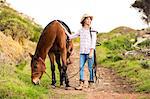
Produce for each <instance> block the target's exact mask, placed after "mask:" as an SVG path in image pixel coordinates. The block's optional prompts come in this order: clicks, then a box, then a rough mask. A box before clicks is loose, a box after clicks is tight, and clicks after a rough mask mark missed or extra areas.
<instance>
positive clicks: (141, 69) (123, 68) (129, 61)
mask: <svg viewBox="0 0 150 99" xmlns="http://www.w3.org/2000/svg"><path fill="white" fill-rule="evenodd" d="M131 39H135V34H133V33H124V34H121V35H120V34H118V32H117V30H115V32H114V31H111V32H110V33H104V34H99V35H98V40H99V42H101V46H100V47H97V48H96V50H97V61H98V63H99V64H101V66H104V67H107V68H112V69H114V70H115V71H116V72H117V73H118V75H120V76H123V77H126V78H127V79H128V81H129V82H130V83H132V84H133V85H134V86H135V91H137V92H144V93H149V92H150V68H149V61H148V60H145V61H141V60H142V59H144V58H145V56H144V55H142V54H139V55H136V56H134V55H128V56H124V55H123V54H124V53H125V52H126V51H132V50H134V48H132V45H133V43H134V42H132V41H131ZM148 42H149V41H146V42H143V43H141V44H140V45H139V47H141V48H143V47H144V48H149V44H148Z"/></svg>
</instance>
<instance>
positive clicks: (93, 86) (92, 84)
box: [89, 81, 95, 89]
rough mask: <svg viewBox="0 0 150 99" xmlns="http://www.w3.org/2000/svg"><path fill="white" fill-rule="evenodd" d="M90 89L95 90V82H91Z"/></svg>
mask: <svg viewBox="0 0 150 99" xmlns="http://www.w3.org/2000/svg"><path fill="white" fill-rule="evenodd" d="M89 88H92V89H94V88H95V83H94V81H89Z"/></svg>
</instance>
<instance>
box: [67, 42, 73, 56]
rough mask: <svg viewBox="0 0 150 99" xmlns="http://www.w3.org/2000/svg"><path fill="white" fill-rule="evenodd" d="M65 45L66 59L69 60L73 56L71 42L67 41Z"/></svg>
mask: <svg viewBox="0 0 150 99" xmlns="http://www.w3.org/2000/svg"><path fill="white" fill-rule="evenodd" d="M67 43H68V44H67V58H69V57H70V55H72V54H73V42H72V40H68V41H67Z"/></svg>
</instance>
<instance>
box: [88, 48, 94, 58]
mask: <svg viewBox="0 0 150 99" xmlns="http://www.w3.org/2000/svg"><path fill="white" fill-rule="evenodd" d="M93 54H94V49H93V48H92V49H90V53H89V58H92V57H93Z"/></svg>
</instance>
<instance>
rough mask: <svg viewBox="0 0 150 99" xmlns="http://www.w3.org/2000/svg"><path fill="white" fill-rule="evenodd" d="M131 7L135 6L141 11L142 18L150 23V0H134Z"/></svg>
mask: <svg viewBox="0 0 150 99" xmlns="http://www.w3.org/2000/svg"><path fill="white" fill-rule="evenodd" d="M131 6H132V7H134V8H137V9H138V11H139V12H142V13H143V15H142V19H143V20H144V21H145V22H146V23H147V24H148V26H149V23H150V0H136V1H135V2H134V3H133V4H132V5H131Z"/></svg>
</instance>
